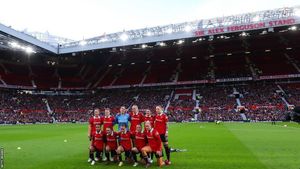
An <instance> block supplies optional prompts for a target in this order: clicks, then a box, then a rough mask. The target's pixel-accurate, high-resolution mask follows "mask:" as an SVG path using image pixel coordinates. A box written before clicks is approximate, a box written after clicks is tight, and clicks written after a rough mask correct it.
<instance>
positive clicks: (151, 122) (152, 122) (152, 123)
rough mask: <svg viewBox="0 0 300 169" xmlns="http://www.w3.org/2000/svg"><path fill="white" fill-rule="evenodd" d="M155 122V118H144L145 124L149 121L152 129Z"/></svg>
mask: <svg viewBox="0 0 300 169" xmlns="http://www.w3.org/2000/svg"><path fill="white" fill-rule="evenodd" d="M154 120H155V117H154V116H147V115H145V116H144V121H145V122H146V121H149V122H150V124H151V126H152V127H154Z"/></svg>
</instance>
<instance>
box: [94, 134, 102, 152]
mask: <svg viewBox="0 0 300 169" xmlns="http://www.w3.org/2000/svg"><path fill="white" fill-rule="evenodd" d="M104 137H105V135H104V133H103V132H102V131H100V132H99V133H98V132H97V131H96V132H95V133H94V134H93V146H94V147H96V148H97V149H98V150H102V149H103V143H104Z"/></svg>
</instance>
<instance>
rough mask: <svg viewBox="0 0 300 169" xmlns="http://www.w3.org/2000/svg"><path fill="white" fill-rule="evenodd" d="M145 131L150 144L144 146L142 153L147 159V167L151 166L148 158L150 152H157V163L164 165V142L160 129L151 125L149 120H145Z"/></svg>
mask: <svg viewBox="0 0 300 169" xmlns="http://www.w3.org/2000/svg"><path fill="white" fill-rule="evenodd" d="M145 133H146V137H147V141H148V145H147V146H145V147H143V148H142V150H141V151H142V155H143V158H144V160H145V161H146V167H149V166H150V161H149V159H148V153H155V156H156V159H157V165H158V166H160V167H161V166H163V165H164V162H163V160H162V142H161V139H160V135H159V133H158V131H156V130H155V129H154V128H152V127H151V124H150V122H149V121H147V122H145Z"/></svg>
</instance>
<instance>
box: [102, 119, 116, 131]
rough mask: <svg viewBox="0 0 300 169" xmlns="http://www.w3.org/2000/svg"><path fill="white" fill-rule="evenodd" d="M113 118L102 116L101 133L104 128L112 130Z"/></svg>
mask: <svg viewBox="0 0 300 169" xmlns="http://www.w3.org/2000/svg"><path fill="white" fill-rule="evenodd" d="M114 122H115V118H114V117H113V116H104V117H103V131H106V128H111V129H113V126H114Z"/></svg>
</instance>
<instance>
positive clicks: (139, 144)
mask: <svg viewBox="0 0 300 169" xmlns="http://www.w3.org/2000/svg"><path fill="white" fill-rule="evenodd" d="M132 135H133V137H134V143H135V146H136V148H137V149H138V150H139V151H141V149H142V148H143V147H145V146H146V134H145V133H144V132H138V133H136V132H135V133H133V134H132Z"/></svg>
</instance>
